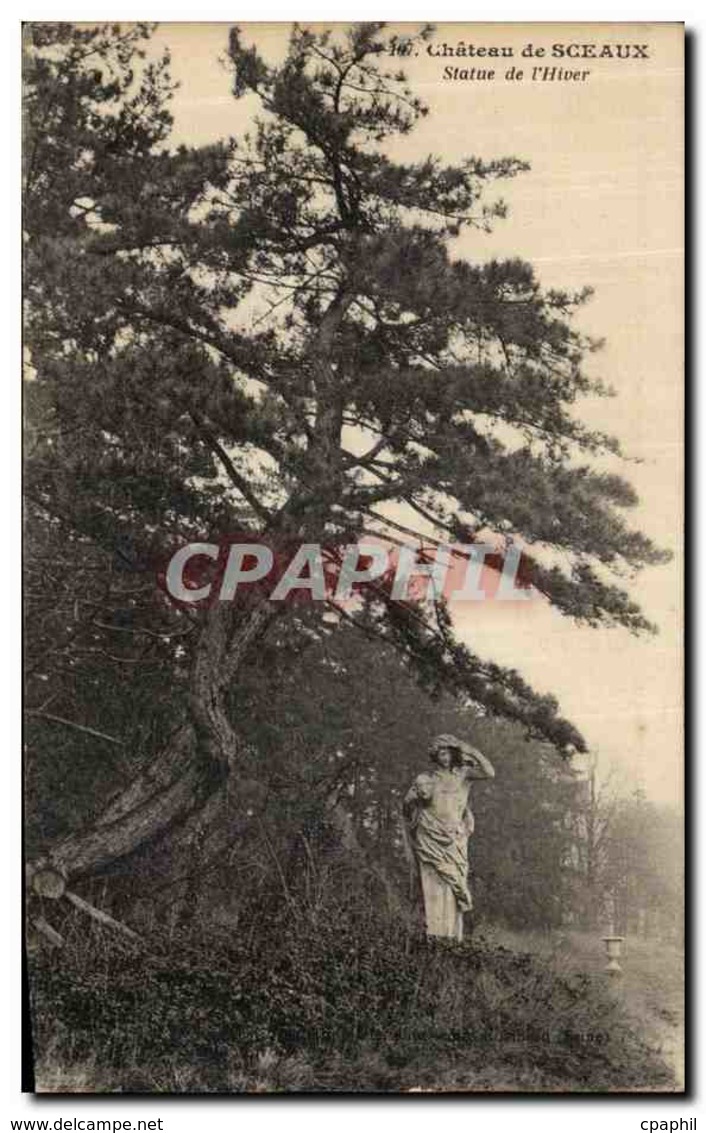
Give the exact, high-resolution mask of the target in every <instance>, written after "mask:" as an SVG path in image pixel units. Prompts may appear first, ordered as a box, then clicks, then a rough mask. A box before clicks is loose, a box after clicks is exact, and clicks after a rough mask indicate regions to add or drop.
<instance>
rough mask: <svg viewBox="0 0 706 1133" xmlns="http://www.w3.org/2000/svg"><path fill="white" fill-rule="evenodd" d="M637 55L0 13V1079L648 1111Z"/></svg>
mask: <svg viewBox="0 0 706 1133" xmlns="http://www.w3.org/2000/svg"><path fill="white" fill-rule="evenodd" d="M684 38H685V37H684V26H683V24H680V23H669V22H665V23H436V24H435V23H431V22H430V23H426V24H423V23H415V24H412V23H405V24H395V23H391V24H385V23H382V22H376V23H370V22H364V23H355V24H354V23H343V22H340V23H337V22H331V23H329V24H322V23H310V24H306V23H294V22H292V23H264V22H263V23H254V22H242V23H241V24H240V25H237V24H236V23H235V22H231V23H216V22H210V23H207V22H202V23H199V22H192V23H178V22H172V23H170V22H166V23H147V22H144V23H135V22H124V23H108V22H104V21H100V22H94V23H83V22H73V23H72V22H41V21H38V22H27V23H25V24H24V25H23V31H22V79H23V87H22V105H23V120H22V158H23V171H22V172H23V182H22V229H23V232H22V240H23V243H22V268H23V280H22V291H23V310H22V335H23V370H24V372H23V383H22V391H23V392H22V400H23V411H24V412H23V423H24V432H23V508H24V521H23V654H24V658H23V660H24V670H23V675H24V689H23V701H24V725H23V731H24V735H23V807H24V817H23V835H24V862H23V871H24V917H25V925H24V942H23V943H24V957H25V970H26V981H25V984H26V996H25V1004H24V1013H25V1028H26V1029H25V1035H26V1039H27V1041H26V1043H25V1052H24V1057H25V1067H24V1072H25V1089H26V1090H27V1092H30V1093H36V1094H40V1095H44V1094H46V1095H80V1094H89V1095H125V1094H127V1095H160V1096H163V1097H165V1096H168V1095H200V1096H201V1095H203V1096H214V1095H216V1096H223V1095H225V1096H237V1095H253V1094H258V1095H266V1096H272V1095H301V1094H312V1095H336V1094H346V1095H361V1096H362V1095H371V1094H381V1095H398V1096H401V1095H419V1094H421V1095H425V1094H432V1095H439V1096H442V1095H454V1096H465V1095H507V1094H513V1095H517V1094H519V1095H524V1094H528V1095H529V1094H531V1095H552V1096H554V1095H558V1096H560V1097H566V1096H567V1095H569V1096H573V1095H602V1096H605V1095H616V1094H618V1095H622V1094H625V1095H640V1096H643V1097H645V1098H647V1099H648V1102H649V1100H650V1099H652V1098H654V1099H656V1100H660V1099H662V1100H664V1097H665V1095H668V1096H670V1097H672V1096H675V1095H680V1094H682V1095H683V1094H684V1092H685V1090H686V1089H687V1088H688V1082H687V1080H686V1074H685V1063H686V1061H687V1058H688V1054H689V1051H688V1049H687V1046H686V1042H685V1024H684V1011H685V1001H684V997H685V990H684V949H685V882H684V854H685V836H684V705H683V685H684V658H683V649H684V643H683V634H684V619H683V600H684V595H683V572H684V566H683V526H684V482H683V478H684V385H685V383H684V246H683V245H684V231H683V228H684ZM650 1104H651V1103H650ZM55 1127H56V1126H55ZM144 1127H145V1128H148V1126H144ZM152 1127H154V1126H152ZM18 1128H19V1126H18ZM160 1128H161V1126H160Z"/></svg>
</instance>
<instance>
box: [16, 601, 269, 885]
mask: <svg viewBox="0 0 706 1133" xmlns="http://www.w3.org/2000/svg"><path fill="white" fill-rule="evenodd" d="M238 615H240V616H238ZM274 616H275V610H274V608H273V606H272V604H271V603H269V602H268V601H267V600H265V599H262V600H260V601H259V602H258V603H256V604H255V605H253V606H251V607H250V608H248V609H246V610H245V611H242V610H234V609H233V608H232V607H230V606H228V605H225V604H223V603H219V604H217V605H215V606H214V607H212V608H211V609H210V610H209V611H208V613H207V615H206V619H205V623H204V627H203V629H202V632H201V636H200V639H199V642H198V645H197V648H196V655H195V659H194V664H193V669H192V677H191V689H190V695H189V704H188V709H189V717H190V719H189V720H188V722H186V723H184V724H183V725H181V726H179V727H178V728H177V729H176V731H175V732H173V733H172V735H171V736H170V738H169V741H168V743H167V744H166V745H165V747H164V749H163V750H162V752H161V753H160V754H159V755H158V756H157V757H156V758H155V759H154V760H153V762H152V763H151V765H150V766H149V767H148V768H147V769H146V770H145V771H144V772H143V773H142V774H141V775H139V776H138V777H137V778H136V779H134V780H133V781H132V782H131V783H130V784H129V786H127V787H126V788H125V789H124V790H123V791H121V792H120V793H119V794H118V795H117V796H116V797H114V798H113V799H112V800H111V801H110V802H109V803H108V805H107V806H106V808H105V809H104V810H103V811H102V813H101V814H100V815H99V816H98V818H97V819H96V820H95V822H94V823H93V825H92V827H91V828H89V829H88V830H84V831H82V832H80V833H77V834H70V835H69V836H68V837H66V838H64V839H62V840H61V841H59V842H58V843H57V844H56V845H55V846H53V847H52V848H51V850H50V851H49V852H48V853H47V855H46V856H45V857H44V858H42V859H41V860H40V861H37V862H34V863H32V864H31V865H30V867H29V875H30V881H31V882H32V887H33V889H34V890H35V891H36V892H37V893H40V892H41V891H44V892H46V891H47V885H49V888H50V889H51V888H52V886H51V877H52V875H54V876H55V877H56V879H57V884H56V886H55V887H54V888H55V889H56V892H57V895H61V893H63V889H64V887H65V883H66V881H67V880H68V879H69V878H70V877H74V876H80V875H90V874H93V873H97V872H100V871H102V870H104V869H105V868H106V867H108V866H111V865H112V864H113V863H115V862H116V861H118V860H119V859H121V858H125V857H127V856H128V855H131V854H133V853H135V852H136V851H138V850H139V849H140V848H141V847H144V846H145V845H147V844H149V843H152V842H154V841H155V840H156V839H164V837H165V836H167V835H170V834H174V833H176V832H177V831H178V834H177V837H176V840H175V841H176V843H181V844H182V845H181V849H182V850H183V849H184V848H185V847H187V846H191V848H192V849H193V845H194V840H195V839H196V840H201V841H203V843H204V848H205V850H206V851H207V853H209V854H214V853H217V851H218V846H219V845H220V844H224V843H225V841H227V838H228V827H229V826H230V825H231V824H230V823H229V822H224V821H223V820H224V818H226V817H227V816H228V815H232V814H233V812H234V811H235V810H237V809H238V808H237V795H238V788H239V783H240V776H241V766H242V755H243V751H244V743H243V740H242V739H241V737H239V736H238V734H237V732H236V731H235V730H234V729H233V727H232V725H231V723H230V720H229V719H228V714H227V711H226V705H225V696H226V693H227V688H228V686H229V684H230V683H231V682H232V680H233V679H234V677H235V675H236V673H237V672H238V669H239V668H240V666H241V665H242V664H244V663H245V662H246V660H247V657H248V654H249V651H250V650H251V649H252V648H253V646H254V645H255V644H256V643H257V642H258V641H259V640H260V639H261V638H262V637H263V635H264V634H265V632H266V631H267V628H268V626H269V624H270V622H271V620H272V619H273V617H274ZM244 786H245V788H246V790H245V794H246V796H247V799H248V800H250V801H251V800H252V798H253V795H254V794H258V792H257V791H256V790H255V787H256V786H257V785H256V784H255V785H254V784H252V783H249V784H244ZM261 794H262V792H261V791H260V795H261ZM231 832H232V831H231ZM192 856H193V855H192ZM183 857H184V855H183V853H181V852H179V853H177V854H175V858H179V859H183ZM175 864H176V862H175ZM47 879H49V880H47Z"/></svg>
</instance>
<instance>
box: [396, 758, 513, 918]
mask: <svg viewBox="0 0 706 1133" xmlns="http://www.w3.org/2000/svg"><path fill="white" fill-rule="evenodd" d="M429 757H430V759H431V760H432V761H433V763H434V764H435V766H434V768H433V769H432V770H431V771H429V772H424V773H423V774H421V775H418V776H417V778H416V779H415V781H414V783H413V784H412V786H411V787H410V789H409V791H408V792H407V795H406V797H405V800H404V808H403V809H404V817H405V823H406V829H407V833H408V837H409V840H410V842H411V845H412V850H413V852H414V856H415V858H416V860H417V864H418V866H419V873H420V878H421V884H422V895H423V898H424V916H425V920H426V930H427V936H433V937H447V938H450V939H452V940H462V939H463V913H464V912H466V911H468V910H469V909H471V908H472V905H473V902H472V899H471V894H470V891H469V888H468V839H469V837H470V836H471V834H472V833H473V827H474V822H473V814H472V813H471V809H470V797H469V796H470V784H471V780H472V779H494V778H495V771H494V770H493V767H492V764H491V763H490V760H488V759H486V757H485V756H484V755H482V754H481V752H479V751H478V750H477V749H476V748H474V747H471V745H470V744H467V743H464V741H463V740H458V739H456V737H455V736H438V737H437V738H436V739H435V740H434V741H433V743H432V745H431V747H430V749H429Z"/></svg>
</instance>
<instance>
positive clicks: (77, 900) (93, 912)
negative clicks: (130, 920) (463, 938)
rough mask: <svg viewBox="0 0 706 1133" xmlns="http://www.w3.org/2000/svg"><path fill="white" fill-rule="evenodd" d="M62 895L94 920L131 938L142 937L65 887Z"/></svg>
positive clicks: (137, 938)
mask: <svg viewBox="0 0 706 1133" xmlns="http://www.w3.org/2000/svg"><path fill="white" fill-rule="evenodd" d="M64 896H65V897H66V899H67V900H68V901H70V902H71V904H72V905H74V906H75V907H76V908H77V909H80V911H81V912H82V913H86V914H87V915H88V916H89V917H93V920H94V921H98V923H99V924H102V925H105V926H106V928H114V929H115V930H116V931H117V932H122V933H123V934H124V935H125V936H128V937H129V938H130V939H131V940H141V939H142V937H141V936H138V934H137V933H136V932H134V931H133V930H132V929H131V928H128V927H127V925H124V924H123V923H122V921H116V920H115V918H114V917H111V916H109V915H108V914H107V913H104V912H102V911H101V909H96V908H95V906H94V905H89V903H88V901H84V899H83V897H79V896H78V894H76V893H70V892H69V890H68V889H67V890H66V892H65V893H64Z"/></svg>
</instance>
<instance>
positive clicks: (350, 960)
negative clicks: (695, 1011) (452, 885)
mask: <svg viewBox="0 0 706 1133" xmlns="http://www.w3.org/2000/svg"><path fill="white" fill-rule="evenodd" d="M267 907H269V908H272V906H271V905H268V906H267ZM373 909H374V906H372V905H371V906H369V907H368V910H367V911H366V910H362V911H361V909H355V908H348V909H346V908H344V907H342V906H337V905H336V903H335V902H331V903H330V904H329V906H328V907H326V908H319V909H318V910H316V911H313V910H311V909H307V907H306V906H300V905H298V904H294V903H290V902H283V903H280V904H279V905H278V907H277V908H276V911H275V912H274V913H271V914H270V915H269V916H268V917H265V916H264V915H263V914H262V913H260V914H259V916H257V917H255V915H254V914H255V910H253V917H252V920H251V923H250V926H249V928H248V929H247V930H245V929H244V928H243V922H242V919H241V922H240V924H239V927H238V932H237V935H236V934H235V933H233V932H232V931H229V930H228V929H227V928H226V927H224V926H222V925H220V926H215V925H214V926H211V927H209V928H208V930H205V929H204V928H201V929H200V930H199V931H195V930H193V929H192V930H189V931H188V932H186V931H182V932H172V933H166V932H162V933H160V932H157V933H153V934H152V935H151V937H150V939H149V942H148V943H147V944H146V945H144V946H139V947H138V946H134V945H131V944H125V943H122V942H119V941H117V940H116V939H115V938H113V937H112V936H111V937H107V936H106V935H105V934H104V933H103V932H102V930H100V929H96V931H95V933H93V934H90V935H88V936H87V935H86V934H85V933H84V934H79V933H78V932H76V933H75V934H74V935H73V936H71V934H70V932H69V935H68V938H67V942H66V945H65V947H64V948H63V949H61V950H57V951H54V952H48V951H43V950H40V951H39V952H37V953H35V955H34V956H33V959H32V973H31V984H32V989H33V1016H34V1024H35V1029H34V1035H35V1048H36V1055H37V1059H38V1065H39V1066H40V1074H39V1077H40V1082H39V1085H40V1088H61V1084H62V1081H63V1082H64V1088H68V1089H70V1088H72V1087H71V1086H70V1085H66V1079H62V1078H61V1073H59V1077H58V1078H57V1077H56V1074H57V1071H61V1069H62V1068H63V1070H64V1072H66V1070H67V1068H70V1067H71V1066H78V1065H84V1066H85V1065H90V1067H91V1072H90V1073H89V1074H88V1075H87V1079H88V1085H86V1086H85V1087H84V1088H89V1089H90V1088H94V1089H99V1090H102V1089H113V1090H117V1089H122V1090H179V1089H185V1090H190V1091H216V1090H227V1091H232V1092H240V1091H242V1090H262V1089H268V1090H269V1089H273V1090H283V1089H284V1090H303V1089H324V1090H344V1089H356V1090H376V1089H377V1090H381V1089H384V1090H406V1089H411V1088H414V1087H417V1088H418V1087H422V1088H424V1087H431V1086H436V1087H442V1088H449V1089H451V1088H479V1086H480V1087H481V1088H482V1087H483V1086H485V1088H505V1089H508V1088H515V1089H517V1088H520V1089H522V1088H524V1089H560V1088H564V1089H571V1090H576V1089H578V1090H582V1089H583V1090H611V1089H613V1090H615V1089H640V1088H647V1087H648V1088H657V1089H659V1088H663V1089H669V1088H670V1075H669V1072H668V1071H667V1069H666V1068H665V1067H664V1066H663V1065H662V1064H661V1062H660V1061H659V1059H658V1058H657V1057H656V1055H654V1054H653V1053H652V1052H651V1051H650V1050H649V1049H648V1048H647V1047H646V1046H645V1045H644V1044H643V1043H642V1042H641V1041H640V1040H639V1039H638V1038H637V1037H636V1036H635V1035H634V1034H633V1033H632V1031H631V1030H630V1028H629V1027H628V1025H627V1023H626V1022H625V1020H624V1019H623V1018H622V1016H621V1013H620V1010H619V1008H618V1007H617V1005H616V1004H615V1002H614V1001H613V1000H612V998H611V997H610V994H609V992H608V991H607V990H606V989H605V988H604V987H603V985H602V984H601V983H600V982H599V981H598V979H597V978H592V977H589V976H585V975H573V976H566V975H563V976H560V975H559V974H558V973H557V972H555V971H553V970H552V968H551V966H550V965H549V964H548V963H547V962H545V961H542V960H540V959H538V958H536V957H533V956H530V955H523V954H518V953H515V952H511V951H509V950H507V949H504V948H498V947H493V946H490V945H488V944H485V943H483V942H482V941H470V942H469V941H466V942H464V943H463V944H462V945H441V944H436V945H431V944H429V943H427V942H426V941H425V940H423V939H420V937H419V936H418V935H416V933H415V932H414V931H413V930H412V928H411V926H410V925H408V924H407V923H406V922H405V920H404V918H402V917H400V916H396V917H391V916H386V917H383V916H382V915H380V914H379V913H378V914H376V913H375V912H374V911H373ZM67 927H68V926H67ZM52 1076H53V1077H52ZM42 1077H43V1078H44V1079H45V1080H46V1083H47V1084H45V1085H44V1086H42V1080H41V1079H42ZM51 1082H53V1083H54V1085H53V1086H52V1084H51ZM91 1083H92V1087H91Z"/></svg>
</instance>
